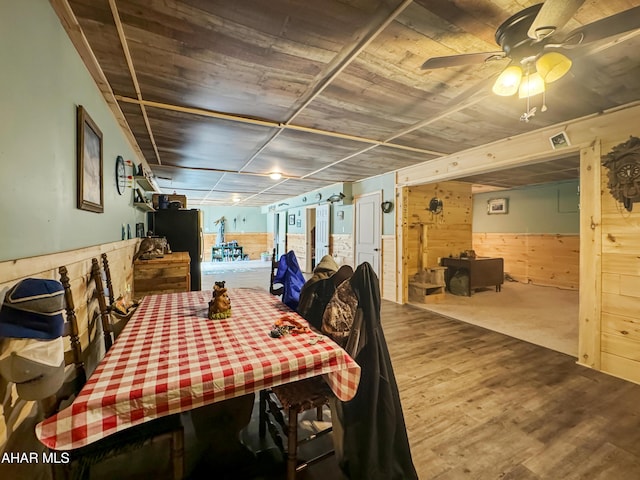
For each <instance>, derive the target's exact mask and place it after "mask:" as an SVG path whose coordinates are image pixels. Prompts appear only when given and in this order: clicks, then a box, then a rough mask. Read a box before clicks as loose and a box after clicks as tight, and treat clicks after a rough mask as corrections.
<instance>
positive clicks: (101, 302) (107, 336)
mask: <svg viewBox="0 0 640 480" xmlns="http://www.w3.org/2000/svg"><path fill="white" fill-rule="evenodd" d="M91 281H93V283H94V285H95V290H94V293H93V296H94V298H95V299H96V300H97V301H98V308H99V310H100V320H101V322H102V335H103V337H104V349H105V352H108V351H109V349H110V348H111V345H113V336H112V335H113V326H112V324H111V316H110V315H109V306H108V305H107V300H106V298H105V296H104V285H103V284H102V272H101V271H100V264H99V263H98V259H97V258H92V259H91Z"/></svg>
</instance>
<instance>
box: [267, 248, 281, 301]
mask: <svg viewBox="0 0 640 480" xmlns="http://www.w3.org/2000/svg"><path fill="white" fill-rule="evenodd" d="M277 271H278V261H277V260H276V249H275V248H274V249H273V253H272V255H271V279H270V281H269V293H270V294H271V295H276V296H279V295H282V294H283V293H284V285H282V286H280V287H278V288H275V287H274V284H273V279H274V278H275V276H276V272H277Z"/></svg>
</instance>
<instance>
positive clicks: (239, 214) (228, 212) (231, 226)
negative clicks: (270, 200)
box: [197, 205, 267, 233]
mask: <svg viewBox="0 0 640 480" xmlns="http://www.w3.org/2000/svg"><path fill="white" fill-rule="evenodd" d="M197 208H199V209H200V210H202V214H203V217H204V220H203V223H204V225H203V228H204V233H216V231H217V227H216V225H215V222H216V220H218V219H219V218H220V217H223V216H224V217H225V219H226V220H227V221H226V223H225V232H227V233H259V232H266V231H267V215H265V214H264V213H262V210H261V208H260V207H214V206H210V205H205V206H199V207H197Z"/></svg>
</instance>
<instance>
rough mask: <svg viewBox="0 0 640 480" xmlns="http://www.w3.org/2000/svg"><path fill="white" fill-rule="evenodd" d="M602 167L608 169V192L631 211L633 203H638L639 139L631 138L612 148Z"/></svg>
mask: <svg viewBox="0 0 640 480" xmlns="http://www.w3.org/2000/svg"><path fill="white" fill-rule="evenodd" d="M602 165H603V166H604V167H605V168H607V169H608V178H609V182H608V183H607V187H608V188H609V192H611V195H612V196H613V198H615V199H616V200H617V201H619V202H621V203H622V204H623V205H624V208H626V209H627V210H628V211H631V210H632V209H633V203H634V202H638V201H640V138H638V137H633V136H632V137H629V140H627V141H626V142H624V143H621V144H619V145H616V146H615V147H613V149H612V150H611V151H610V152H609V153H608V154H606V155H605V156H604V157H603V158H602Z"/></svg>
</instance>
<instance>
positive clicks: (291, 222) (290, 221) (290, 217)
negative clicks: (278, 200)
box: [289, 215, 296, 225]
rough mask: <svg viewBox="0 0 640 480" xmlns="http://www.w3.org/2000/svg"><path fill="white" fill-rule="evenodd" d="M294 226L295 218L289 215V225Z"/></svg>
mask: <svg viewBox="0 0 640 480" xmlns="http://www.w3.org/2000/svg"><path fill="white" fill-rule="evenodd" d="M295 224H296V216H295V215H289V225H295Z"/></svg>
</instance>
